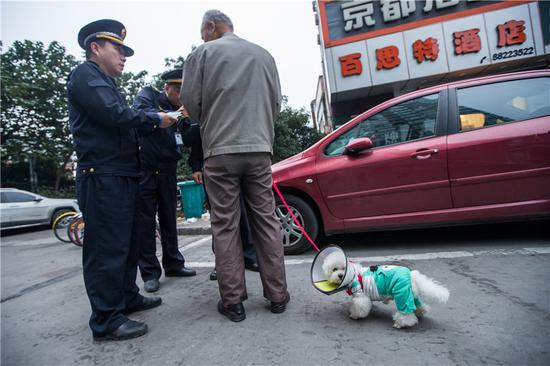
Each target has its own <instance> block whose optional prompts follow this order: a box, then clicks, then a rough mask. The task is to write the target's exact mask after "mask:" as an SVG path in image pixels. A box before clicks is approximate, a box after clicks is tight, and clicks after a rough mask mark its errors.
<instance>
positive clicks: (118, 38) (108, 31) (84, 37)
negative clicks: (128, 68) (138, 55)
mask: <svg viewBox="0 0 550 366" xmlns="http://www.w3.org/2000/svg"><path fill="white" fill-rule="evenodd" d="M124 38H126V28H124V24H122V23H121V22H118V21H116V20H112V19H101V20H96V21H95V22H92V23H90V24H87V25H85V26H84V27H82V29H81V30H80V32H78V44H79V45H80V47H82V48H83V49H86V46H88V45H89V44H90V42H92V41H94V40H98V39H106V40H108V41H110V42H113V43H115V44H119V45H121V46H122V47H123V48H124V53H125V55H126V56H127V57H130V56H132V55H133V54H134V50H133V49H131V48H130V47H128V46H126V45H125V44H124Z"/></svg>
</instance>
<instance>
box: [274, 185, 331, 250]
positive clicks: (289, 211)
mask: <svg viewBox="0 0 550 366" xmlns="http://www.w3.org/2000/svg"><path fill="white" fill-rule="evenodd" d="M273 188H275V192H277V195H279V198H280V199H281V201H282V202H283V205H285V207H286V209H287V211H288V213H289V214H290V216H292V218H293V219H294V223H295V224H296V225H298V227H299V228H300V230H301V231H302V233H303V234H304V235H305V236H306V238H307V240H309V242H310V243H311V245H313V247H314V248H315V250H316V251H318V252H320V250H319V248H318V247H317V245H315V243H314V242H313V240H311V238H310V237H309V235H307V233H306V231H305V230H304V228H303V227H302V225H300V222H299V221H298V219H297V218H296V216H294V213H293V212H292V210H291V209H290V207H288V204H287V203H286V201H285V198H284V197H283V195H282V194H281V191H279V187H277V184H276V183H275V182H273Z"/></svg>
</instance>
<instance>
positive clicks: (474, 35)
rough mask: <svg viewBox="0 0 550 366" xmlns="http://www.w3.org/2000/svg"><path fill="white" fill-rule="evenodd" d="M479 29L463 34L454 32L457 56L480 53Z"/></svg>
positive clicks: (466, 31)
mask: <svg viewBox="0 0 550 366" xmlns="http://www.w3.org/2000/svg"><path fill="white" fill-rule="evenodd" d="M478 33H479V28H473V29H468V30H465V31H463V32H454V33H453V37H454V45H455V55H463V54H465V53H471V52H478V51H479V50H480V49H481V38H479V35H478Z"/></svg>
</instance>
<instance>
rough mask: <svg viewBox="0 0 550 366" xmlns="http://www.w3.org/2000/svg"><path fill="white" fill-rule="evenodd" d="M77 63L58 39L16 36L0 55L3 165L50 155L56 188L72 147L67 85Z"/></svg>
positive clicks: (31, 160)
mask: <svg viewBox="0 0 550 366" xmlns="http://www.w3.org/2000/svg"><path fill="white" fill-rule="evenodd" d="M77 64H78V62H77V61H76V59H75V58H74V57H73V56H71V55H67V54H66V51H65V48H64V47H63V46H61V45H60V44H59V43H57V42H52V43H50V44H49V45H48V46H45V45H44V44H43V43H42V42H31V41H28V40H25V41H16V42H15V43H14V44H13V45H12V46H11V47H10V48H9V49H8V50H7V51H6V52H5V53H3V54H2V56H1V100H2V108H1V117H2V129H1V138H2V146H1V154H2V165H3V166H5V165H6V164H8V165H9V164H10V163H11V164H13V163H17V162H21V161H28V162H29V163H34V165H36V162H37V159H39V160H40V159H43V160H50V161H52V162H53V163H54V167H55V168H54V169H55V171H56V177H57V178H56V183H55V185H56V189H57V188H58V187H59V182H60V179H61V177H62V175H63V174H64V173H65V170H64V166H65V164H66V163H67V162H69V161H70V159H71V154H72V152H73V146H72V140H71V135H70V132H69V126H68V113H67V102H66V88H65V84H66V80H67V77H68V75H69V73H70V71H71V70H72V69H73V68H74V67H75V66H76V65H77ZM35 174H36V173H35V172H34V171H31V174H30V175H31V187H32V188H34V189H36V181H35V182H34V184H32V183H33V179H32V177H33V175H35Z"/></svg>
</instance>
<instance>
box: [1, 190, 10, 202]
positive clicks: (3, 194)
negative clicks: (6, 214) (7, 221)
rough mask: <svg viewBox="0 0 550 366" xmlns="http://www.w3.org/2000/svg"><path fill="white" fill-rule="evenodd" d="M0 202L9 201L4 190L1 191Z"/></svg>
mask: <svg viewBox="0 0 550 366" xmlns="http://www.w3.org/2000/svg"><path fill="white" fill-rule="evenodd" d="M0 203H8V200H7V198H6V194H5V193H4V192H2V193H0Z"/></svg>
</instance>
